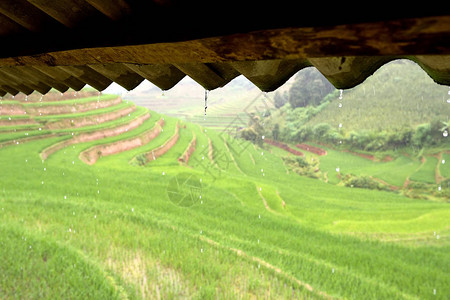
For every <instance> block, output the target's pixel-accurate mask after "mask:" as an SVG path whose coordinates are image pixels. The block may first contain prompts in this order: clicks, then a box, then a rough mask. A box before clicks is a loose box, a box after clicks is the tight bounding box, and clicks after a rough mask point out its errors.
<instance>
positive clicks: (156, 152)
mask: <svg viewBox="0 0 450 300" xmlns="http://www.w3.org/2000/svg"><path fill="white" fill-rule="evenodd" d="M179 132H180V125H179V124H178V123H177V126H176V127H175V133H174V135H173V136H172V137H171V138H170V139H169V140H168V141H167V142H165V143H164V144H163V145H162V146H161V147H158V148H156V149H153V150H152V151H149V152H147V153H146V154H145V158H146V162H151V161H153V160H156V159H157V158H158V157H160V156H161V155H163V154H164V153H166V152H167V151H169V150H170V148H172V147H173V146H174V145H175V144H176V143H177V141H178V138H179V137H180V135H179Z"/></svg>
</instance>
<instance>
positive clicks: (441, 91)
mask: <svg viewBox="0 0 450 300" xmlns="http://www.w3.org/2000/svg"><path fill="white" fill-rule="evenodd" d="M337 95H339V94H337ZM447 99H449V101H448V102H449V103H448V102H447ZM449 115H450V90H449V87H447V86H442V85H439V84H437V83H435V82H434V81H433V80H432V79H431V78H430V77H429V76H428V75H427V74H426V73H425V72H424V71H423V70H422V69H421V68H420V67H419V66H418V65H417V64H416V63H414V62H412V61H409V60H395V61H392V62H390V63H387V64H386V65H384V66H382V67H381V68H380V69H378V70H377V71H376V72H375V73H374V74H373V75H372V76H370V77H369V78H367V79H366V80H365V81H364V82H363V83H362V84H360V85H358V86H357V87H354V88H352V89H348V90H344V91H343V94H342V100H340V99H339V98H338V97H337V96H336V97H334V99H333V100H332V101H331V103H330V104H329V105H328V106H327V107H325V108H324V109H323V110H322V111H321V112H320V113H318V114H317V115H316V116H315V117H313V118H311V119H310V120H309V122H308V123H307V125H316V124H319V123H328V124H330V125H331V126H332V127H334V128H337V127H338V126H339V124H341V125H342V130H344V131H350V130H355V131H359V130H369V131H381V130H396V129H400V128H402V127H416V126H417V125H419V124H423V123H430V122H432V121H433V120H439V121H448V117H449Z"/></svg>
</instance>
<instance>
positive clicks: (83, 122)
mask: <svg viewBox="0 0 450 300" xmlns="http://www.w3.org/2000/svg"><path fill="white" fill-rule="evenodd" d="M135 110H136V106H134V105H133V106H130V107H125V108H123V109H120V110H117V111H112V112H109V113H103V114H98V115H93V116H86V117H80V118H72V119H71V118H65V119H62V120H58V121H54V122H50V123H47V124H46V125H45V128H48V129H61V128H78V127H84V126H90V125H97V124H101V123H104V122H109V121H114V120H117V119H119V118H122V117H125V116H126V115H128V114H129V113H132V112H133V111H135Z"/></svg>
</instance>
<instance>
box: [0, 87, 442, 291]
mask: <svg viewBox="0 0 450 300" xmlns="http://www.w3.org/2000/svg"><path fill="white" fill-rule="evenodd" d="M72 94H73V93H72ZM46 97H47V96H44V97H43V98H42V99H37V100H33V101H31V100H30V101H28V100H29V99H27V101H25V99H9V100H2V103H1V113H0V114H1V119H0V122H2V123H1V132H0V142H1V143H0V167H1V168H0V169H1V172H0V237H1V238H0V261H1V262H2V263H1V264H0V274H2V276H0V298H1V299H10V298H23V299H61V298H64V299H67V298H69V299H88V298H94V299H116V298H118V299H119V298H120V299H142V298H147V299H168V298H169V299H171V298H183V299H184V298H187V299H216V298H219V299H248V298H266V299H272V298H273V299H279V298H282V299H299V298H300V299H301V298H317V299H321V298H327V299H329V298H351V299H366V298H376V299H403V298H424V299H447V298H448V296H449V295H450V286H449V285H448V282H449V279H450V273H449V270H450V257H449V255H448V253H449V250H450V242H449V241H450V239H449V237H450V235H449V234H450V224H449V222H448V220H449V219H450V208H449V206H448V203H442V202H432V201H428V200H424V199H412V198H407V197H404V196H402V195H399V194H396V193H392V192H387V191H375V190H365V189H351V188H346V187H341V186H336V185H332V184H327V183H325V182H322V181H319V180H316V179H311V178H307V177H302V176H298V175H297V174H295V173H294V172H291V170H290V168H289V167H288V166H287V165H286V164H285V162H284V161H283V159H282V158H281V157H282V156H284V155H285V154H281V153H277V152H276V150H273V149H271V148H269V149H268V148H267V147H268V146H264V148H260V147H257V146H254V145H253V144H251V143H249V142H246V141H243V140H237V139H233V138H232V137H230V136H228V135H227V134H225V133H223V132H221V131H215V130H212V129H209V128H205V127H202V126H200V125H198V124H193V123H189V122H186V121H182V120H179V119H175V118H173V117H168V116H165V115H161V114H159V113H157V112H154V111H149V110H148V109H146V108H143V107H139V106H135V105H134V104H132V103H131V102H127V101H123V100H121V99H120V98H117V97H115V96H109V95H97V96H93V97H87V98H79V97H77V96H74V97H72V98H73V99H66V100H61V101H47V100H46ZM30 99H31V98H30ZM40 100H42V101H40ZM277 149H278V148H277ZM279 150H280V151H284V150H281V149H279ZM301 151H302V152H304V153H305V155H306V158H307V159H308V155H309V154H308V152H309V151H306V150H304V149H302V150H301ZM332 151H333V150H332V149H327V154H326V155H323V156H321V158H320V159H325V158H329V159H330V158H332V155H333V153H332ZM271 152H273V153H271ZM448 155H449V154H448V153H446V152H443V153H442V158H441V157H439V158H436V160H438V159H441V160H442V159H448V161H449V162H450V158H449V157H448ZM336 159H337V160H340V158H336ZM436 160H433V159H429V161H430V163H429V164H430V165H428V164H427V163H426V162H423V163H422V164H423V171H424V173H423V174H422V173H421V172H418V173H417V174H416V176H415V177H418V178H422V177H426V178H428V177H427V176H428V175H427V174H428V173H427V170H428V171H429V169H431V168H432V167H433V165H434V164H435V163H437V161H436ZM427 161H428V160H427ZM334 164H335V163H334ZM419 164H420V163H419ZM330 165H333V163H332V162H331V163H330ZM333 168H335V166H333ZM448 172H449V171H448V170H447V169H445V170H444V169H442V171H441V175H442V176H443V177H448ZM445 188H446V187H442V189H445Z"/></svg>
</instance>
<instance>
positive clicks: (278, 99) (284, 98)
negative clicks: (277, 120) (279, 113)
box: [273, 91, 289, 108]
mask: <svg viewBox="0 0 450 300" xmlns="http://www.w3.org/2000/svg"><path fill="white" fill-rule="evenodd" d="M288 97H289V96H288V93H287V92H286V91H285V92H284V93H283V95H281V94H280V92H278V91H277V92H276V93H275V96H274V98H273V100H274V105H275V107H276V108H280V107H282V106H284V105H285V104H286V103H287V102H288Z"/></svg>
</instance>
